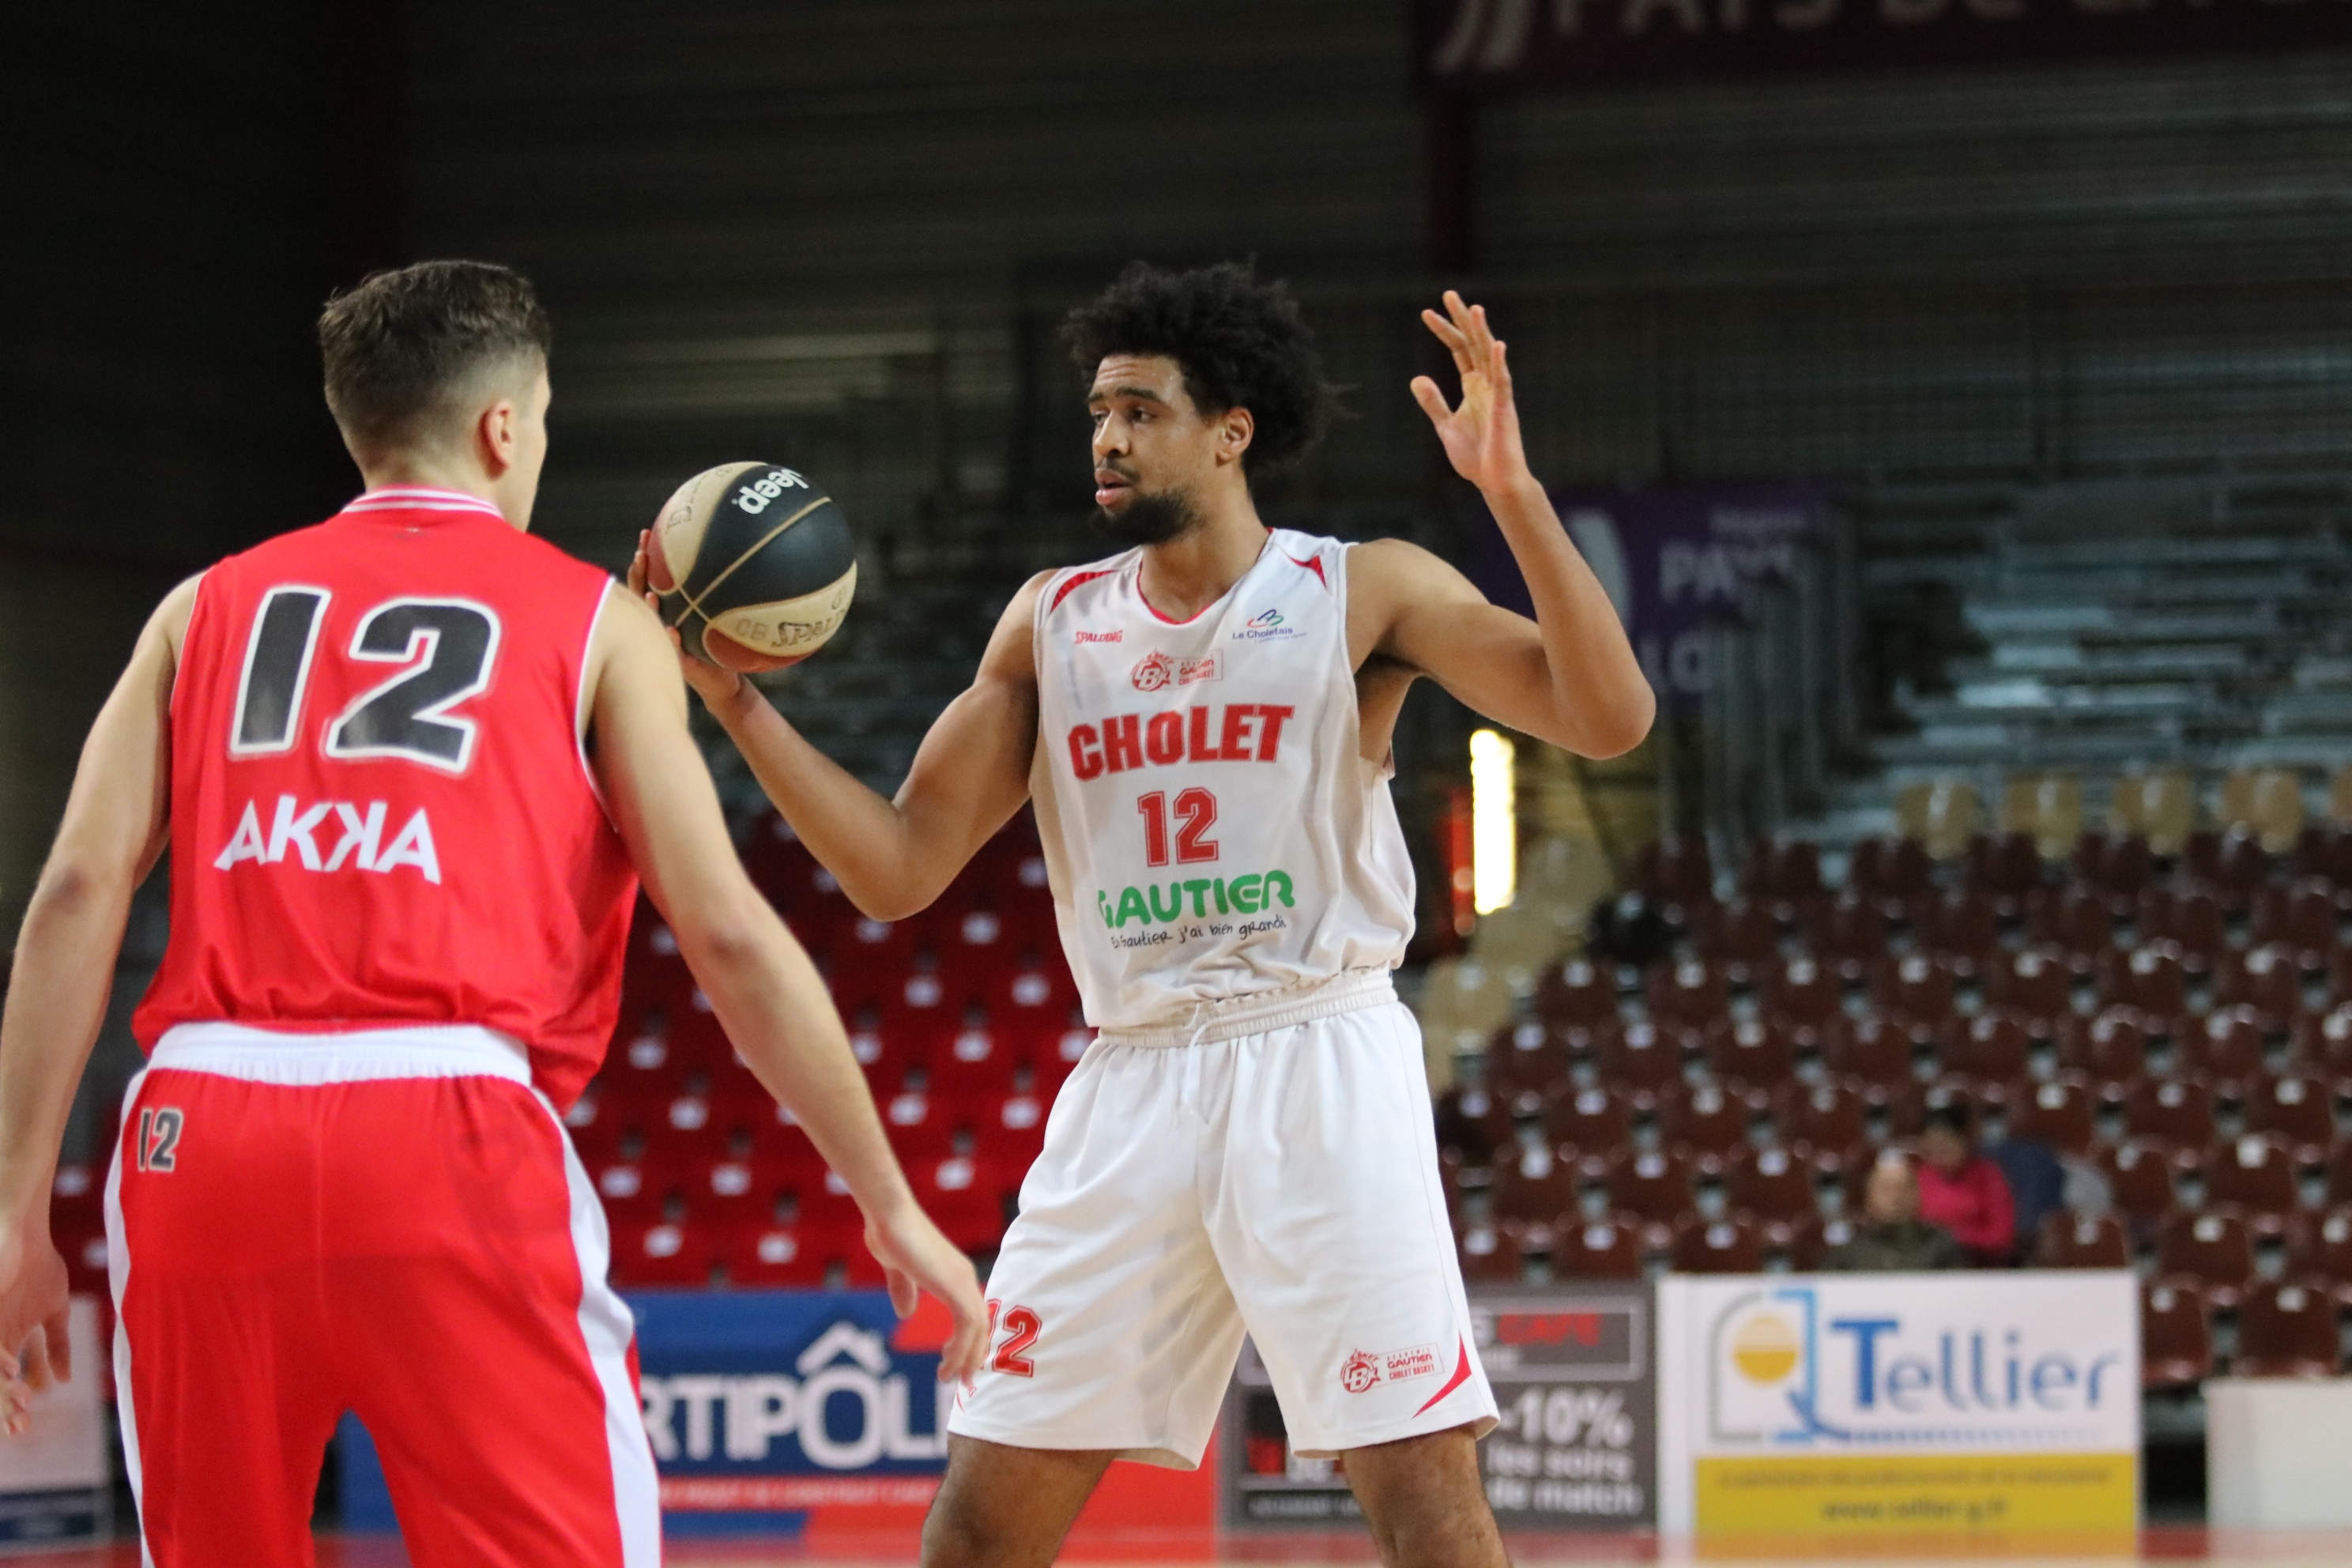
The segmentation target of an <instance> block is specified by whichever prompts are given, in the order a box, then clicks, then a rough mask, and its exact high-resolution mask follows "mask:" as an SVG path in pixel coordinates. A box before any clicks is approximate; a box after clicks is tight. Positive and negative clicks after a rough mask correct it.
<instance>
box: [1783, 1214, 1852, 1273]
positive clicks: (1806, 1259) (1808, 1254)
mask: <svg viewBox="0 0 2352 1568" xmlns="http://www.w3.org/2000/svg"><path fill="white" fill-rule="evenodd" d="M1852 1240H1853V1221H1852V1220H1850V1219H1848V1218H1846V1217H1845V1216H1844V1215H1836V1216H1835V1217H1828V1216H1824V1215H1813V1216H1812V1217H1811V1218H1810V1219H1801V1220H1799V1221H1798V1222H1797V1223H1796V1224H1795V1225H1793V1226H1790V1230H1789V1244H1788V1252H1789V1267H1790V1268H1792V1269H1794V1270H1796V1271H1797V1272H1798V1273H1800V1274H1813V1273H1818V1272H1819V1271H1820V1270H1821V1268H1822V1264H1823V1263H1824V1262H1826V1261H1827V1260H1828V1258H1829V1255H1830V1253H1831V1251H1832V1249H1834V1248H1836V1247H1843V1246H1844V1245H1845V1244H1846V1243H1847V1242H1849V1241H1852Z"/></svg>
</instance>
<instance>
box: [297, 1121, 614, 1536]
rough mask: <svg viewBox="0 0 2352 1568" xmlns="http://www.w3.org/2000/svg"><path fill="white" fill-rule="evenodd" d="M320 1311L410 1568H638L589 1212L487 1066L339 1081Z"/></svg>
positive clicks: (573, 1176) (574, 1170)
mask: <svg viewBox="0 0 2352 1568" xmlns="http://www.w3.org/2000/svg"><path fill="white" fill-rule="evenodd" d="M346 1092H347V1094H348V1099H347V1101H346V1103H345V1107H344V1110H343V1117H342V1122H341V1128H340V1132H341V1142H342V1144H343V1146H344V1147H346V1148H348V1149H349V1150H350V1151H351V1157H350V1158H348V1159H345V1160H342V1161H341V1162H339V1163H336V1164H335V1165H334V1166H333V1167H332V1168H331V1170H330V1172H329V1173H328V1184H327V1189H328V1190H327V1199H326V1207H327V1210H328V1214H329V1217H330V1219H331V1220H332V1221H334V1222H336V1224H337V1228H338V1232H339V1235H340V1237H341V1252H342V1256H341V1260H340V1261H339V1262H338V1263H337V1264H336V1266H335V1267H334V1268H333V1269H332V1271H331V1275H330V1282H331V1291H330V1296H329V1300H330V1305H331V1310H332V1312H333V1314H334V1320H335V1324H336V1328H337V1331H338V1334H339V1336H340V1339H339V1342H340V1345H341V1351H342V1354H343V1356H344V1359H345V1362H346V1364H347V1366H348V1368H349V1373H350V1377H351V1382H352V1411H353V1413H354V1414H356V1415H358V1416H359V1418H360V1419H361V1421H362V1422H363V1423H364V1424H365V1425H366V1426H367V1427H368V1430H369V1433H370V1434H371V1435H372V1436H373V1437H374V1439H375V1442H376V1447H377V1450H378V1452H379V1453H380V1454H381V1455H382V1456H383V1466H384V1478H385V1480H386V1482H387V1483H388V1484H389V1486H390V1489H391V1491H392V1500H393V1506H394V1510H395V1511H396V1512H397V1513H398V1515H399V1517H400V1523H401V1532H402V1535H403V1537H404V1541H405V1542H406V1544H407V1547H408V1552H409V1556H410V1560H411V1561H412V1562H414V1563H415V1564H416V1565H417V1568H458V1565H461V1564H462V1565H464V1568H479V1565H482V1564H498V1565H499V1568H655V1564H656V1563H658V1562H659V1560H660V1554H661V1521H660V1505H659V1498H658V1490H657V1483H656V1477H655V1474H654V1467H653V1455H652V1452H651V1450H650V1448H649V1447H648V1446H647V1443H646V1434H645V1426H644V1422H643V1420H642V1418H641V1415H640V1410H641V1406H640V1405H639V1403H638V1398H637V1389H636V1379H635V1370H634V1365H633V1363H632V1360H631V1357H630V1353H629V1352H630V1337H631V1327H630V1319H629V1314H628V1310H627V1308H626V1307H625V1305H623V1303H622V1302H621V1301H620V1300H619V1298H617V1297H615V1296H614V1294H613V1293H612V1290H611V1289H610V1287H609V1286H608V1285H607V1284H606V1283H605V1278H604V1276H605V1268H606V1263H607V1255H606V1242H605V1235H604V1215H603V1211H602V1209H601V1208H600V1207H599V1206H598V1204H597V1201H596V1197H595V1194H594V1192H593V1189H592V1188H591V1187H590V1186H589V1184H588V1179H587V1173H586V1172H585V1171H583V1169H582V1168H581V1167H580V1164H579V1162H578V1160H577V1159H576V1158H575V1157H573V1156H572V1152H571V1149H570V1145H569V1143H568V1142H567V1141H566V1140H565V1138H564V1137H563V1134H562V1128H561V1126H560V1125H559V1124H558V1122H557V1121H556V1120H555V1117H554V1115H553V1113H552V1112H551V1110H548V1109H547V1107H546V1105H545V1103H544V1102H543V1101H541V1100H540V1099H539V1098H538V1097H537V1096H536V1095H535V1094H533V1093H532V1092H531V1091H530V1089H527V1088H525V1087H524V1086H522V1085H520V1084H517V1083H514V1082H511V1081H509V1080H507V1079H498V1078H488V1077H474V1078H447V1079H403V1080H393V1081H386V1082H377V1083H367V1084H355V1085H352V1086H349V1089H348V1090H347V1091H346Z"/></svg>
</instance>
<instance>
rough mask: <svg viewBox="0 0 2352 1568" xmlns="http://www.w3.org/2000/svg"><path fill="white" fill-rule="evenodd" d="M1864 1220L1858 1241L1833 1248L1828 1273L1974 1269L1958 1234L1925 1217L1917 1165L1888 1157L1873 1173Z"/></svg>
mask: <svg viewBox="0 0 2352 1568" xmlns="http://www.w3.org/2000/svg"><path fill="white" fill-rule="evenodd" d="M1862 1215H1863V1217H1862V1223H1861V1224H1860V1225H1857V1226H1854V1230H1853V1239H1851V1240H1849V1241H1845V1242H1842V1243H1840V1244H1839V1245H1838V1246H1836V1247H1831V1248H1830V1250H1829V1253H1828V1256H1826V1257H1824V1258H1822V1268H1824V1269H1826V1270H1828V1271H1829V1272H1831V1273H1835V1274H1916V1273H1924V1272H1927V1270H1930V1269H1937V1268H1967V1267H1968V1263H1969V1260H1968V1256H1967V1254H1965V1253H1963V1252H1962V1251H1961V1250H1960V1244H1959V1243H1958V1242H1957V1241H1954V1240H1953V1239H1952V1233H1951V1232H1949V1231H1948V1230H1945V1229H1944V1228H1942V1227H1941V1226H1933V1225H1929V1224H1928V1223H1927V1221H1925V1220H1923V1219H1921V1218H1920V1217H1919V1180H1918V1178H1917V1177H1916V1176H1915V1175H1914V1174H1913V1173H1912V1171H1911V1162H1909V1161H1908V1160H1906V1159H1904V1158H1902V1157H1901V1156H1900V1155H1888V1156H1885V1157H1882V1158H1881V1159H1880V1160H1879V1162H1878V1163H1877V1164H1875V1165H1873V1166H1872V1167H1871V1168H1870V1182H1869V1184H1868V1185H1867V1186H1866V1187H1864V1189H1863V1199H1862Z"/></svg>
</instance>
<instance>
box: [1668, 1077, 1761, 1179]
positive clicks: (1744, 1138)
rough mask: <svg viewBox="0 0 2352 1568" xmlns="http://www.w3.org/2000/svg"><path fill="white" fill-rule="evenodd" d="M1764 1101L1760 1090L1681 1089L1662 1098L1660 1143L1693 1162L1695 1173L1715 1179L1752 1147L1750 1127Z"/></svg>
mask: <svg viewBox="0 0 2352 1568" xmlns="http://www.w3.org/2000/svg"><path fill="white" fill-rule="evenodd" d="M1751 1095H1752V1096H1753V1097H1754V1098H1753V1099H1751V1098H1750V1096H1751ZM1762 1101H1763V1094H1762V1091H1760V1090H1751V1089H1724V1088H1721V1087H1720V1086H1718V1085H1716V1084H1701V1085H1698V1086H1696V1087H1695V1088H1694V1087H1690V1086H1684V1087H1681V1088H1679V1089H1675V1090H1674V1091H1673V1092H1670V1093H1667V1094H1664V1095H1662V1096H1660V1098H1659V1100H1658V1141H1659V1142H1661V1143H1663V1144H1664V1146H1665V1147H1666V1148H1668V1149H1671V1150H1673V1151H1674V1152H1675V1153H1677V1154H1679V1155H1681V1156H1682V1157H1683V1158H1684V1159H1685V1160H1687V1161H1689V1162H1690V1163H1691V1166H1692V1168H1693V1169H1695V1170H1696V1171H1699V1172H1700V1173H1704V1174H1707V1175H1713V1174H1715V1173H1717V1172H1719V1171H1721V1170H1722V1169H1723V1168H1724V1166H1725V1165H1726V1164H1727V1163H1729V1162H1730V1160H1731V1157H1732V1156H1733V1155H1734V1154H1736V1153H1738V1152H1739V1151H1741V1150H1743V1149H1746V1148H1748V1147H1749V1144H1748V1123H1749V1122H1751V1121H1754V1120H1755V1119H1756V1117H1757V1115H1758V1114H1759V1111H1760V1110H1761V1108H1762Z"/></svg>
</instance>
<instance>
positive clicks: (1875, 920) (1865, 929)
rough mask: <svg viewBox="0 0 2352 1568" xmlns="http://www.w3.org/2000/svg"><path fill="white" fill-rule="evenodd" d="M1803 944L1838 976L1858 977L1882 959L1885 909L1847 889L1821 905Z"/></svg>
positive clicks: (1879, 964) (1884, 943)
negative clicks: (1834, 898)
mask: <svg viewBox="0 0 2352 1568" xmlns="http://www.w3.org/2000/svg"><path fill="white" fill-rule="evenodd" d="M1805 946H1806V948H1807V950H1808V951H1810V952H1811V953H1812V954H1813V956H1814V957H1815V958H1817V959H1819V960H1820V961H1821V962H1822V964H1824V965H1825V966H1827V967H1828V968H1829V969H1831V970H1832V971H1834V972H1835V973H1836V974H1837V976H1838V978H1840V979H1841V980H1845V981H1849V982H1851V981H1857V980H1860V979H1862V978H1863V977H1864V975H1867V974H1869V973H1872V972H1873V971H1874V970H1876V969H1877V968H1879V967H1880V966H1881V965H1882V964H1883V963H1885V960H1886V914H1885V909H1884V907H1883V906H1882V905H1881V904H1880V903H1879V901H1878V900H1875V899H1871V898H1865V897H1864V896H1862V895H1860V894H1856V893H1847V894H1845V895H1843V896H1842V897H1841V898H1839V899H1837V900H1835V901H1833V902H1832V903H1830V904H1827V905H1824V906H1823V907H1822V911H1821V914H1820V917H1819V918H1818V919H1817V920H1816V921H1814V922H1813V927H1812V930H1811V931H1809V932H1808V933H1807V934H1806V939H1805Z"/></svg>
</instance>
